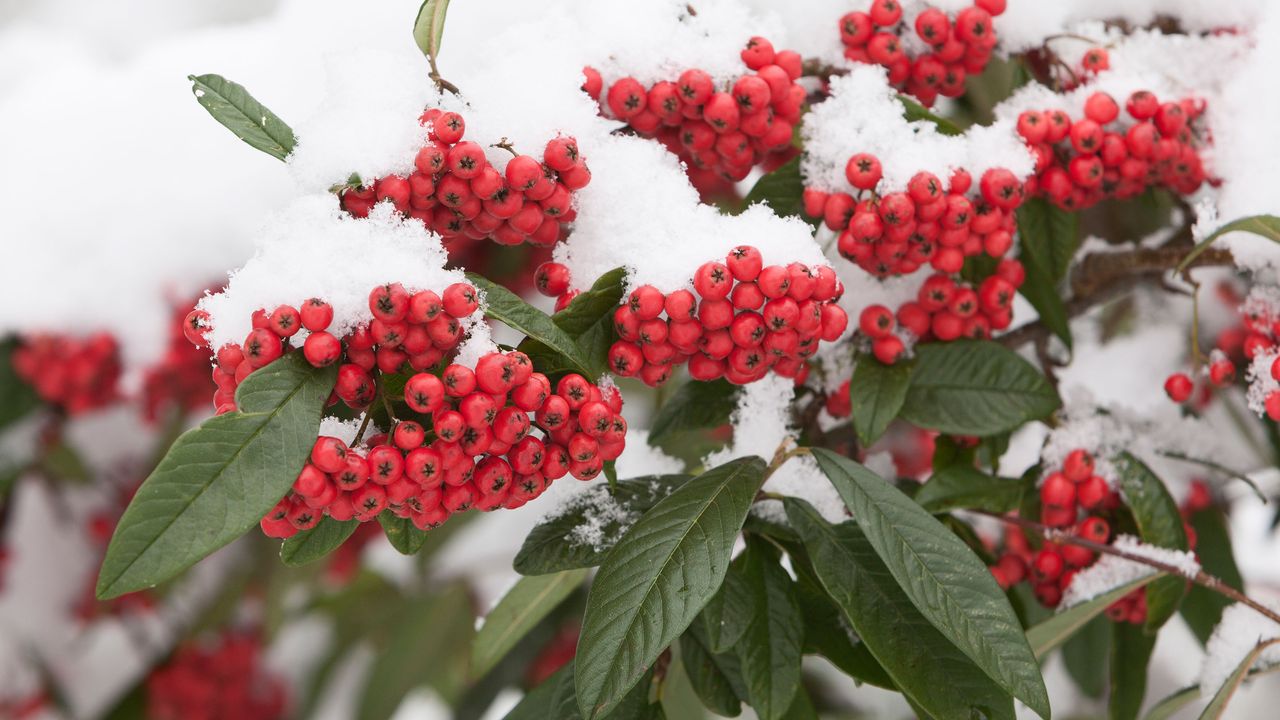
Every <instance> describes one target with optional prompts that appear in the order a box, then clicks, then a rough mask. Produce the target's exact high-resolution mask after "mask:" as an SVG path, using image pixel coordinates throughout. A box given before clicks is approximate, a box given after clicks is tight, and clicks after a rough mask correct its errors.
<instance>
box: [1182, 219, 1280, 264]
mask: <svg viewBox="0 0 1280 720" xmlns="http://www.w3.org/2000/svg"><path fill="white" fill-rule="evenodd" d="M1230 232H1247V233H1253V234H1254V235H1258V236H1260V237H1264V238H1266V239H1268V240H1270V241H1272V242H1280V217H1276V216H1275V215H1252V216H1250V217H1243V218H1240V219H1239V220H1233V221H1231V222H1229V223H1227V224H1226V225H1223V226H1222V227H1220V228H1218V229H1217V230H1214V231H1213V233H1212V234H1211V235H1209V237H1207V238H1205V239H1203V240H1201V241H1200V242H1198V243H1196V246H1195V248H1193V249H1192V250H1191V252H1189V253H1187V256H1186V257H1184V258H1182V262H1180V263H1178V268H1177V270H1175V271H1174V272H1175V273H1180V272H1182V271H1183V270H1186V269H1187V268H1188V267H1190V266H1191V263H1193V262H1195V259H1196V258H1198V257H1200V255H1201V254H1202V253H1204V251H1205V250H1208V249H1209V246H1210V245H1213V242H1214V241H1215V240H1217V239H1218V238H1219V237H1222V236H1223V235H1225V234H1227V233H1230Z"/></svg>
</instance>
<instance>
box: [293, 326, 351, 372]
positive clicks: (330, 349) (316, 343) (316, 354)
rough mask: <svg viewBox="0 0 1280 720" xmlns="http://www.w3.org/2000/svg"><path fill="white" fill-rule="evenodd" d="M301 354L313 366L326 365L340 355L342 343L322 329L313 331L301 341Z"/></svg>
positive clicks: (332, 362)
mask: <svg viewBox="0 0 1280 720" xmlns="http://www.w3.org/2000/svg"><path fill="white" fill-rule="evenodd" d="M302 355H303V357H305V358H306V359H307V362H309V363H311V364H312V365H313V366H315V367H328V366H329V365H332V364H334V363H335V362H337V361H338V359H339V358H341V357H342V343H341V342H340V341H339V340H338V338H336V337H334V336H332V335H330V334H329V333H327V332H325V331H323V330H320V331H317V332H313V333H311V334H310V335H308V336H307V339H306V340H305V341H304V342H303V343H302Z"/></svg>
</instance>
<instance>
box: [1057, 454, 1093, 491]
mask: <svg viewBox="0 0 1280 720" xmlns="http://www.w3.org/2000/svg"><path fill="white" fill-rule="evenodd" d="M1062 474H1063V475H1065V476H1066V477H1067V479H1068V480H1070V481H1071V482H1074V483H1079V482H1084V481H1085V480H1088V479H1089V476H1090V475H1093V456H1092V455H1090V454H1089V453H1088V451H1086V450H1082V449H1079V448H1077V449H1075V450H1072V451H1071V453H1070V454H1068V455H1067V459H1066V460H1064V461H1063V463H1062Z"/></svg>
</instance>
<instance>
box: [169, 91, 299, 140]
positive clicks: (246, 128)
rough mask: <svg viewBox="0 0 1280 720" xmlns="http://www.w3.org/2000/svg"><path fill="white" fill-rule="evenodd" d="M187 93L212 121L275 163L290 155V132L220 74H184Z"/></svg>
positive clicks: (291, 138) (274, 116)
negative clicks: (189, 86)
mask: <svg viewBox="0 0 1280 720" xmlns="http://www.w3.org/2000/svg"><path fill="white" fill-rule="evenodd" d="M187 79H188V80H190V81H191V92H192V93H194V94H195V96H196V102H198V103H200V105H202V106H203V107H204V109H205V110H208V111H209V114H210V115H212V116H213V119H214V120H217V121H218V122H220V123H222V126H223V127H225V128H226V129H228V130H230V131H231V132H233V133H235V135H236V137H238V138H240V139H241V140H243V141H244V142H245V143H247V144H248V145H250V146H251V147H254V148H257V149H258V150H261V151H262V152H264V153H266V154H268V155H270V156H271V157H273V158H275V159H277V160H284V159H285V158H286V157H288V155H289V153H291V152H293V147H294V145H295V144H296V142H297V141H296V140H295V139H294V137H293V129H292V128H290V127H289V126H288V125H286V124H285V122H284V121H283V120H281V119H280V118H278V117H276V114H275V113H273V112H271V111H270V110H268V109H267V108H266V107H265V106H263V104H262V103H260V102H258V101H257V100H255V99H254V98H253V96H252V95H250V94H249V91H248V90H245V89H244V87H243V86H241V85H238V84H236V83H233V82H231V81H230V80H228V79H226V78H224V77H222V76H221V75H199V76H197V75H188V76H187Z"/></svg>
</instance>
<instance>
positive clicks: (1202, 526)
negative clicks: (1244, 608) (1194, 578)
mask: <svg viewBox="0 0 1280 720" xmlns="http://www.w3.org/2000/svg"><path fill="white" fill-rule="evenodd" d="M1189 522H1190V523H1191V529H1192V530H1194V531H1195V534H1196V557H1197V558H1198V559H1199V560H1200V567H1201V568H1203V569H1204V571H1205V572H1206V573H1208V574H1210V575H1212V576H1214V577H1216V578H1218V579H1219V580H1221V581H1222V582H1224V583H1226V584H1227V585H1229V586H1230V587H1233V588H1235V589H1236V590H1240V591H1241V592H1243V591H1244V578H1242V577H1241V576H1240V569H1239V568H1238V567H1236V561H1235V555H1234V553H1233V552H1232V550H1231V533H1230V532H1229V531H1228V529H1227V522H1226V517H1225V516H1224V515H1223V512H1222V511H1221V510H1219V509H1218V508H1216V507H1211V508H1208V509H1206V510H1201V511H1200V512H1196V513H1192V514H1191V517H1190V518H1189ZM1230 604H1231V601H1230V600H1228V599H1227V598H1226V597H1224V596H1222V595H1221V594H1219V593H1216V592H1214V591H1212V590H1210V589H1208V588H1206V587H1203V586H1201V585H1195V584H1192V586H1191V589H1190V590H1188V591H1187V597H1186V599H1184V600H1183V601H1182V607H1181V608H1180V611H1181V613H1182V619H1183V620H1186V621H1187V625H1188V626H1189V627H1190V628H1191V632H1193V633H1195V635H1196V637H1197V638H1198V639H1199V640H1200V643H1201V644H1204V643H1206V642H1208V641H1209V636H1210V635H1212V634H1213V629H1214V628H1215V627H1217V626H1218V623H1219V622H1221V621H1222V611H1223V610H1224V609H1226V607H1227V606H1228V605H1230Z"/></svg>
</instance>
